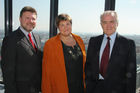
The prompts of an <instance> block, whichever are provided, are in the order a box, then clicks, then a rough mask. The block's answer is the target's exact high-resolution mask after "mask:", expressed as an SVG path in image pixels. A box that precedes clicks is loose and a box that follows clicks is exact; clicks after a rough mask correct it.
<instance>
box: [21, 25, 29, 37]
mask: <svg viewBox="0 0 140 93" xmlns="http://www.w3.org/2000/svg"><path fill="white" fill-rule="evenodd" d="M20 29H21V31H22V32H23V33H24V34H25V36H26V37H28V34H29V32H27V31H26V30H25V29H24V28H23V27H22V26H20ZM30 33H31V32H30ZM31 35H32V33H31Z"/></svg>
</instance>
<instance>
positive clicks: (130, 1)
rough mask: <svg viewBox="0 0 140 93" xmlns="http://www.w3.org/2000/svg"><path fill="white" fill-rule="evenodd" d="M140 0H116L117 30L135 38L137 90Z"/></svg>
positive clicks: (139, 85) (139, 59)
mask: <svg viewBox="0 0 140 93" xmlns="http://www.w3.org/2000/svg"><path fill="white" fill-rule="evenodd" d="M139 4H140V1H139V0H127V2H126V0H116V11H117V13H118V18H119V26H118V32H119V33H120V34H123V35H126V36H127V37H129V38H131V39H133V40H135V43H136V53H137V92H138V88H139V89H140V26H139V21H140V12H139V10H140V6H139Z"/></svg>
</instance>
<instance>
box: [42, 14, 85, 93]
mask: <svg viewBox="0 0 140 93" xmlns="http://www.w3.org/2000/svg"><path fill="white" fill-rule="evenodd" d="M56 26H57V28H58V29H59V32H60V33H59V34H58V35H56V36H55V37H52V38H50V39H49V40H48V41H47V42H46V43H45V46H44V54H43V65H42V93H84V79H85V75H84V73H85V72H84V65H85V60H86V53H85V46H84V43H83V40H82V39H81V38H80V37H79V36H77V35H75V34H72V33H71V31H72V19H71V18H70V17H69V15H67V14H60V15H59V16H58V17H57V18H56Z"/></svg>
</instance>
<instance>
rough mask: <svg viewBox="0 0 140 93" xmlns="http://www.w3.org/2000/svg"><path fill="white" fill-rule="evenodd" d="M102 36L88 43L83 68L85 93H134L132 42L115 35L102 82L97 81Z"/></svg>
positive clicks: (134, 54) (133, 44) (134, 78)
mask: <svg viewBox="0 0 140 93" xmlns="http://www.w3.org/2000/svg"><path fill="white" fill-rule="evenodd" d="M102 40H103V35H100V36H97V37H92V38H91V39H90V41H89V46H88V50H87V59H86V66H85V73H86V88H87V93H135V89H136V50H135V43H134V41H133V40H130V39H127V38H125V37H123V36H120V35H118V34H117V36H116V39H115V43H114V46H113V49H112V53H111V56H110V59H109V63H108V68H107V72H106V76H105V77H104V81H100V80H99V52H100V47H101V43H102Z"/></svg>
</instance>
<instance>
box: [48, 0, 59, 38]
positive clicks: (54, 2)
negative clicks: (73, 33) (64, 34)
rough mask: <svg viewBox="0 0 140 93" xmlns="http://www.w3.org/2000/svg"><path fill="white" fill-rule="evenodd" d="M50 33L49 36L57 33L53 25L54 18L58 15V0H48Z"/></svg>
mask: <svg viewBox="0 0 140 93" xmlns="http://www.w3.org/2000/svg"><path fill="white" fill-rule="evenodd" d="M50 2H51V4H50V33H49V37H50V38H51V37H53V36H55V35H56V34H57V28H56V26H55V18H56V16H57V15H58V0H50Z"/></svg>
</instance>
